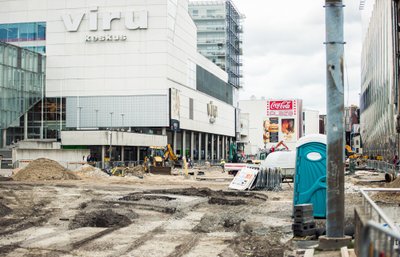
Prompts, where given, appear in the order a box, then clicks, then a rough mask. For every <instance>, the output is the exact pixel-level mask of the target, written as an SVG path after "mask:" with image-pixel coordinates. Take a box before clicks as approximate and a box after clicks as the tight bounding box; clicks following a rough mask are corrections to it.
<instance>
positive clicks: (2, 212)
mask: <svg viewBox="0 0 400 257" xmlns="http://www.w3.org/2000/svg"><path fill="white" fill-rule="evenodd" d="M11 212H12V209H11V208H9V207H7V206H6V205H4V204H2V203H0V217H3V216H6V215H7V214H10V213H11Z"/></svg>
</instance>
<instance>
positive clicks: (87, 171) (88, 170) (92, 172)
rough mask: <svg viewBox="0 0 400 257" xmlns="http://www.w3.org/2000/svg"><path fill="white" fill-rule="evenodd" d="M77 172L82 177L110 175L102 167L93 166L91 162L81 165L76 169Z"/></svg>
mask: <svg viewBox="0 0 400 257" xmlns="http://www.w3.org/2000/svg"><path fill="white" fill-rule="evenodd" d="M75 172H76V173H77V175H78V176H80V177H92V178H101V177H110V176H109V175H108V174H107V173H105V172H103V171H102V170H101V169H99V168H96V167H93V166H92V165H89V164H85V165H82V166H80V167H79V168H78V169H77V170H75Z"/></svg>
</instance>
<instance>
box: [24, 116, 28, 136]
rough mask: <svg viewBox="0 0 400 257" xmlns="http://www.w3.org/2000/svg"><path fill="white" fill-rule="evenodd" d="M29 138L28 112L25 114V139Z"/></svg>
mask: <svg viewBox="0 0 400 257" xmlns="http://www.w3.org/2000/svg"><path fill="white" fill-rule="evenodd" d="M27 139H28V113H27V112H26V113H25V114H24V140H27Z"/></svg>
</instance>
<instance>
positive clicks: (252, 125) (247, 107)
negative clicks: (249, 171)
mask: <svg viewBox="0 0 400 257" xmlns="http://www.w3.org/2000/svg"><path fill="white" fill-rule="evenodd" d="M274 100H279V99H274ZM285 100H287V99H285ZM267 101H269V100H266V99H261V100H260V99H258V100H256V99H252V100H241V101H239V108H240V110H241V113H242V114H245V115H248V120H249V125H248V136H247V137H244V138H245V139H244V140H246V141H248V143H247V144H246V145H245V154H248V155H254V154H256V153H257V151H258V150H259V149H260V148H264V147H267V148H270V147H272V146H275V145H276V144H277V143H278V142H273V143H267V144H266V146H264V141H263V134H264V128H263V122H264V120H265V119H266V118H267ZM292 101H296V104H297V114H296V115H293V116H279V115H272V116H268V117H278V118H279V140H282V141H284V143H285V144H286V145H287V146H288V148H289V149H290V150H294V149H295V145H296V141H297V136H298V134H301V133H299V131H300V130H301V127H300V126H301V122H300V117H301V115H300V113H301V112H302V100H300V99H292ZM317 117H318V116H317ZM287 118H289V119H295V135H294V138H293V140H291V141H290V142H287V141H285V140H284V137H283V134H282V132H281V131H280V130H281V119H287ZM317 122H318V119H317ZM317 128H318V127H317ZM317 133H318V132H317Z"/></svg>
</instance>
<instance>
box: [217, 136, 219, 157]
mask: <svg viewBox="0 0 400 257" xmlns="http://www.w3.org/2000/svg"><path fill="white" fill-rule="evenodd" d="M219 154H220V145H219V135H217V160H218V161H219V159H220V155H219Z"/></svg>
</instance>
